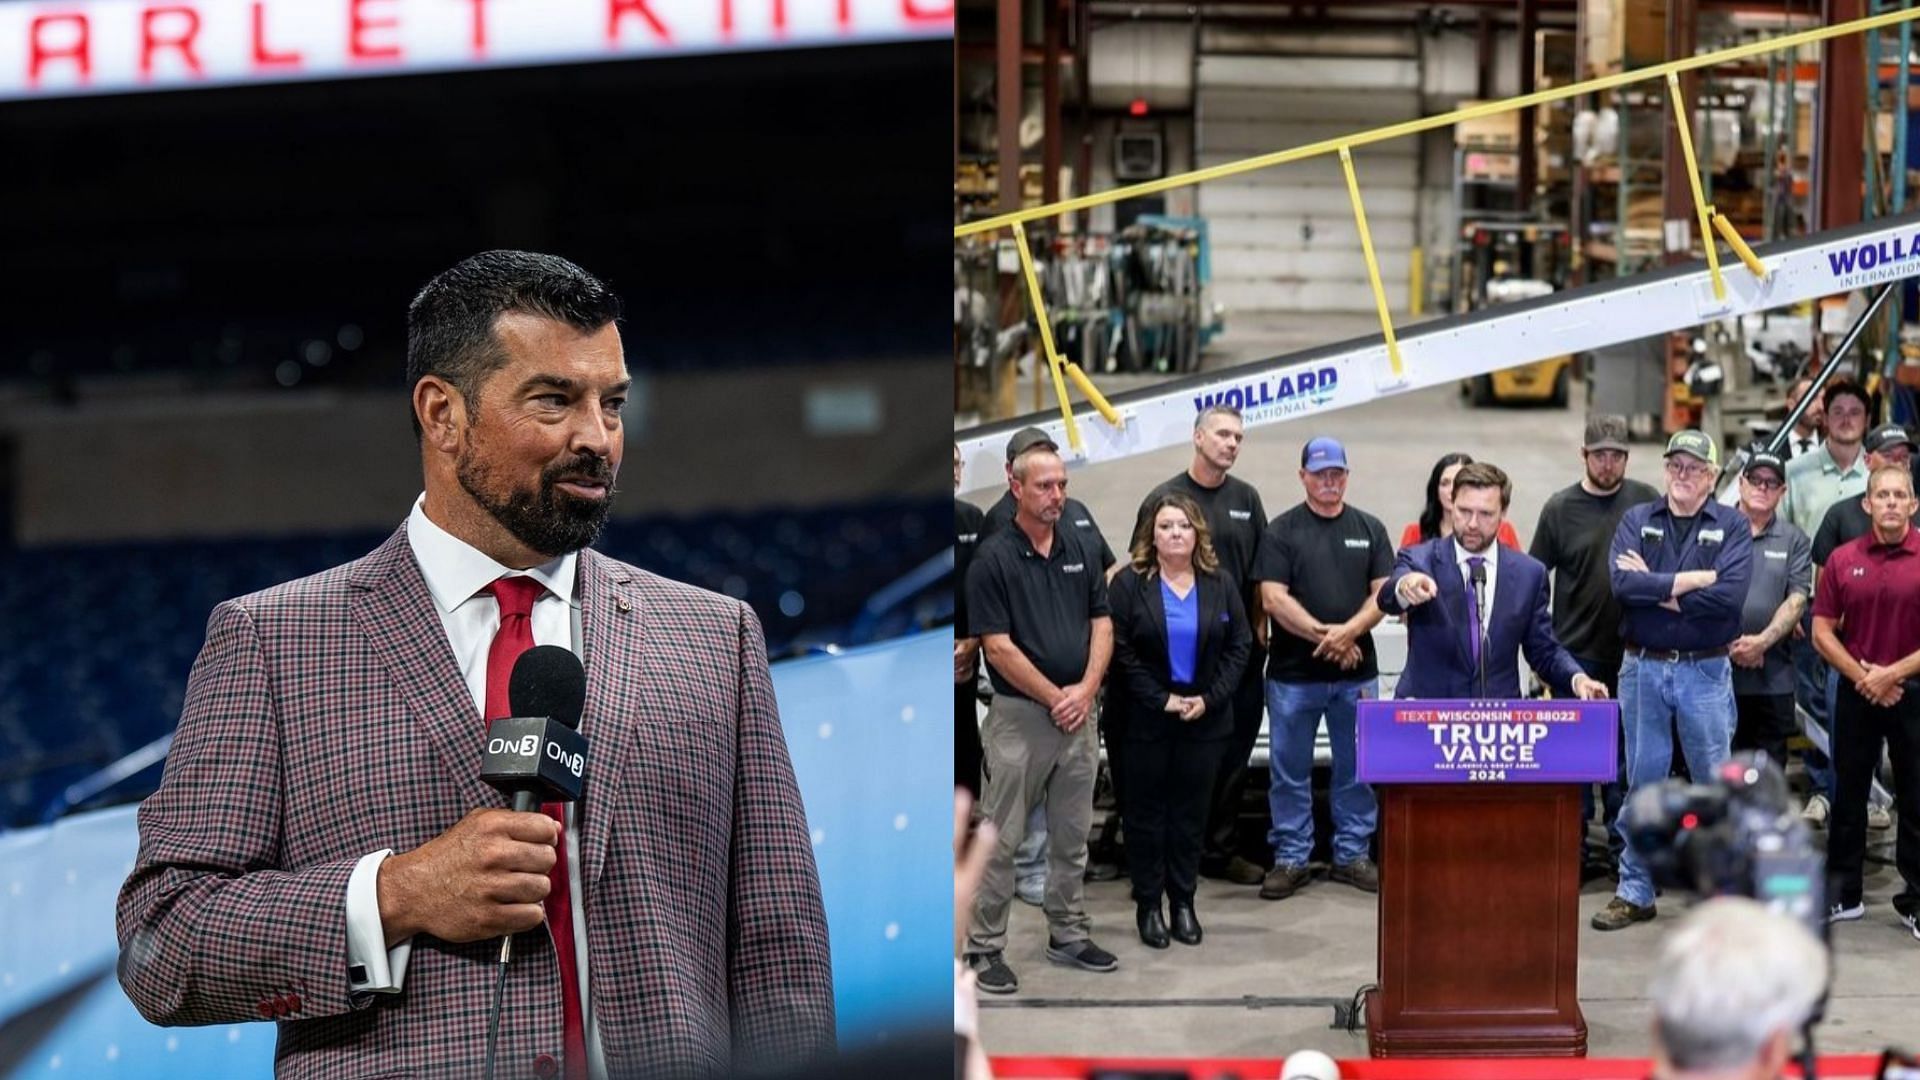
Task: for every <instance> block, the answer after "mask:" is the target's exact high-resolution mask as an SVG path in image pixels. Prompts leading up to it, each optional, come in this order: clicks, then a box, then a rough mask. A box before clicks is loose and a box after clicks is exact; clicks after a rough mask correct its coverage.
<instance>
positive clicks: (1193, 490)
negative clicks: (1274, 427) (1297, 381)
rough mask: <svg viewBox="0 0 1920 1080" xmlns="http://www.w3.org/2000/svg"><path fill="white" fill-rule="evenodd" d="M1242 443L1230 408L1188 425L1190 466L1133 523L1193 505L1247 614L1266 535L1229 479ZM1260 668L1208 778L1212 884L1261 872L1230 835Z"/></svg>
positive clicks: (1258, 634)
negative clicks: (1171, 496)
mask: <svg viewBox="0 0 1920 1080" xmlns="http://www.w3.org/2000/svg"><path fill="white" fill-rule="evenodd" d="M1245 437H1246V434H1245V428H1244V426H1243V425H1242V423H1241V419H1240V410H1239V409H1236V408H1234V407H1233V406H1231V405H1215V406H1212V407H1211V408H1208V409H1204V410H1202V411H1201V413H1200V415H1199V416H1196V417H1194V420H1193V462H1192V464H1189V465H1188V466H1187V467H1186V469H1185V470H1183V471H1181V472H1179V473H1176V474H1175V475H1174V476H1173V477H1172V478H1171V479H1169V480H1167V481H1166V482H1165V483H1163V484H1161V485H1160V486H1158V487H1156V488H1154V489H1153V490H1152V491H1149V492H1148V493H1147V497H1146V499H1144V500H1143V501H1142V502H1141V503H1140V513H1139V515H1138V516H1137V517H1136V518H1135V521H1134V526H1133V529H1134V535H1135V536H1136V537H1137V536H1139V535H1140V533H1141V530H1142V529H1145V528H1151V527H1152V525H1151V523H1150V522H1149V521H1147V514H1148V512H1149V510H1150V508H1151V507H1152V506H1153V505H1154V503H1155V501H1156V500H1157V499H1159V498H1160V496H1161V495H1164V494H1166V493H1167V492H1170V491H1171V492H1179V493H1180V494H1183V495H1186V496H1189V497H1191V498H1192V499H1193V501H1194V502H1196V503H1198V504H1200V512H1201V513H1202V514H1204V515H1205V516H1206V519H1207V531H1208V532H1209V533H1211V534H1212V535H1213V551H1214V554H1215V555H1217V556H1219V558H1220V572H1221V573H1223V574H1225V575H1227V576H1228V577H1229V578H1232V579H1233V580H1234V581H1235V582H1236V583H1237V584H1238V587H1239V589H1240V594H1241V599H1242V600H1244V601H1245V602H1246V605H1247V610H1248V611H1250V612H1258V611H1259V610H1260V585H1259V582H1257V581H1255V580H1254V579H1253V569H1254V557H1255V555H1256V554H1257V553H1258V552H1259V550H1260V534H1261V533H1263V532H1265V531H1266V528H1267V510H1266V507H1265V506H1263V505H1261V502H1260V493H1259V492H1258V491H1255V490H1254V487H1253V485H1252V484H1249V483H1247V482H1246V481H1245V480H1241V479H1239V478H1238V477H1234V476H1228V475H1227V470H1229V469H1231V468H1233V466H1234V463H1235V462H1236V461H1238V460H1239V459H1240V443H1241V441H1242V440H1243V439H1244V438H1245ZM1253 638H1254V644H1255V646H1256V647H1258V648H1261V649H1265V648H1266V647H1267V620H1266V619H1265V618H1264V617H1260V618H1256V619H1254V625H1253ZM1265 667H1266V665H1265V664H1262V663H1258V662H1249V663H1248V664H1247V667H1246V671H1245V673H1244V674H1242V675H1241V677H1240V687H1239V689H1237V690H1235V691H1234V695H1233V732H1232V734H1231V735H1229V736H1228V740H1227V747H1226V751H1225V753H1224V754H1223V755H1222V757H1221V759H1220V771H1219V772H1218V773H1217V774H1216V775H1215V776H1214V779H1213V794H1212V795H1211V796H1210V801H1209V804H1208V810H1207V831H1206V834H1205V837H1204V839H1203V840H1202V843H1203V845H1204V848H1203V850H1202V851H1201V854H1200V872H1201V873H1202V874H1204V875H1206V876H1207V877H1211V878H1224V879H1226V880H1228V881H1231V882H1233V883H1234V884H1236V885H1258V884H1260V881H1261V879H1262V878H1263V877H1265V875H1266V871H1264V870H1262V869H1261V868H1260V867H1259V866H1256V865H1255V864H1253V863H1252V862H1249V861H1248V860H1247V859H1246V858H1244V857H1242V856H1241V855H1240V854H1239V850H1240V845H1239V838H1238V837H1237V836H1236V835H1235V831H1236V825H1237V824H1238V822H1239V819H1240V799H1241V794H1242V792H1243V790H1244V788H1245V787H1246V776H1247V759H1248V758H1249V757H1250V756H1252V754H1253V744H1254V742H1255V741H1256V740H1258V739H1259V737H1260V721H1261V720H1262V719H1263V718H1264V715H1265V710H1266V701H1265V696H1266V695H1265V690H1264V683H1265V681H1266V680H1265V679H1264V678H1263V674H1264V672H1263V669H1264V668H1265Z"/></svg>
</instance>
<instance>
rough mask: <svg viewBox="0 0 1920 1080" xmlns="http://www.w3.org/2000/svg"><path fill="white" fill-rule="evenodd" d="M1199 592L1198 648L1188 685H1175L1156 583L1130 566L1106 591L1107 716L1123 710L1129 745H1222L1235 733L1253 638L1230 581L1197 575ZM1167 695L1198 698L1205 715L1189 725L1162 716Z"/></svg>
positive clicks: (1163, 605)
mask: <svg viewBox="0 0 1920 1080" xmlns="http://www.w3.org/2000/svg"><path fill="white" fill-rule="evenodd" d="M1193 587H1194V588H1195V589H1197V590H1199V593H1200V604H1199V615H1200V642H1199V644H1200V648H1199V656H1198V658H1197V662H1196V663H1195V664H1194V669H1193V674H1194V681H1193V683H1191V684H1182V683H1175V682H1173V672H1172V663H1171V662H1170V661H1169V660H1168V659H1167V648H1168V646H1167V605H1166V601H1165V600H1164V599H1163V598H1162V597H1161V595H1160V576H1159V575H1158V574H1154V575H1153V576H1152V577H1144V576H1142V575H1141V574H1140V573H1138V572H1137V571H1135V570H1134V569H1133V567H1131V566H1129V567H1127V568H1126V569H1124V570H1121V571H1120V572H1119V573H1118V574H1116V575H1114V578H1113V582H1112V583H1111V584H1110V585H1108V586H1107V603H1108V604H1109V605H1110V606H1111V607H1112V609H1113V685H1112V686H1111V687H1109V689H1108V694H1107V708H1108V709H1109V710H1112V709H1113V708H1114V706H1115V705H1116V704H1117V705H1119V706H1120V707H1121V708H1122V709H1123V710H1124V714H1125V716H1124V720H1123V724H1124V727H1123V730H1124V731H1125V732H1126V737H1127V738H1129V739H1144V740H1154V739H1168V738H1186V739H1219V738H1225V737H1226V736H1227V735H1228V733H1230V732H1231V731H1232V730H1233V717H1232V704H1233V691H1234V688H1235V687H1237V686H1239V685H1240V673H1241V672H1242V671H1243V670H1245V668H1246V666H1247V657H1248V655H1249V654H1250V653H1251V652H1252V651H1253V632H1252V631H1251V630H1250V629H1249V628H1248V625H1247V609H1246V605H1245V604H1243V603H1241V601H1240V596H1239V593H1238V592H1236V591H1235V590H1234V589H1233V588H1231V587H1230V586H1229V585H1228V583H1227V579H1226V578H1224V577H1222V576H1220V575H1219V574H1217V573H1215V574H1203V573H1199V572H1197V571H1196V572H1195V573H1194V575H1193ZM1169 694H1181V695H1192V694H1198V695H1199V696H1200V697H1202V698H1204V699H1206V702H1207V711H1206V714H1205V715H1203V716H1201V717H1200V719H1198V720H1195V721H1193V722H1192V723H1187V722H1186V721H1184V720H1181V719H1180V718H1179V717H1177V716H1175V715H1173V714H1172V713H1170V712H1167V711H1166V704H1167V696H1168V695H1169Z"/></svg>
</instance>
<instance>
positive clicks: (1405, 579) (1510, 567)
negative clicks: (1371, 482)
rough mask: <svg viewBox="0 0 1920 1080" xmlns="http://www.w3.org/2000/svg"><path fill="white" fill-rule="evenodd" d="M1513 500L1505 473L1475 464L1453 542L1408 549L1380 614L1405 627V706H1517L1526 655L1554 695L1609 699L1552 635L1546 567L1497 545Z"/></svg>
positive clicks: (1461, 485)
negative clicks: (1502, 702) (1462, 701)
mask: <svg viewBox="0 0 1920 1080" xmlns="http://www.w3.org/2000/svg"><path fill="white" fill-rule="evenodd" d="M1512 497H1513V485H1512V483H1511V482H1509V481H1508V479H1507V474H1506V473H1505V472H1503V471H1501V470H1500V469H1499V468H1497V467H1496V466H1493V465H1488V464H1486V463H1484V462H1476V463H1474V464H1472V465H1468V466H1465V467H1464V468H1462V469H1461V470H1460V472H1459V474H1458V475H1456V476H1455V477H1454V478H1453V535H1452V536H1451V537H1444V536H1443V537H1440V538H1438V539H1434V540H1428V541H1426V542H1425V543H1421V544H1414V545H1413V546H1411V547H1408V548H1405V549H1403V550H1402V551H1401V552H1400V554H1399V557H1398V558H1397V559H1396V560H1395V561H1394V566H1393V574H1392V575H1391V576H1389V577H1388V578H1387V583H1386V584H1385V585H1383V586H1381V587H1380V596H1379V599H1378V603H1379V605H1380V610H1382V611H1384V612H1386V613H1387V614H1389V615H1399V616H1401V617H1402V618H1403V619H1404V620H1405V622H1406V624H1407V666H1406V670H1404V671H1403V672H1401V674H1400V683H1399V687H1398V688H1397V689H1396V690H1395V692H1394V696H1395V697H1400V698H1455V699H1458V698H1472V699H1481V700H1489V699H1491V700H1498V699H1510V698H1518V697H1520V696H1521V689H1520V664H1519V656H1520V655H1521V654H1525V655H1526V658H1527V664H1528V665H1529V666H1531V667H1532V668H1533V670H1534V672H1535V673H1536V674H1538V675H1539V676H1540V678H1541V679H1542V680H1543V681H1544V682H1545V683H1546V684H1547V685H1548V686H1550V687H1552V688H1553V692H1554V693H1555V694H1559V695H1562V696H1567V697H1580V698H1590V699H1591V698H1604V697H1606V696H1607V688H1606V686H1605V685H1603V684H1602V683H1600V682H1599V681H1598V680H1596V679H1592V678H1589V677H1588V676H1587V674H1586V672H1584V671H1582V670H1580V665H1579V664H1578V663H1576V662H1575V661H1574V659H1573V656H1572V655H1571V654H1569V653H1568V652H1567V650H1566V649H1565V648H1564V647H1562V646H1561V644H1560V642H1559V641H1558V640H1557V639H1556V638H1555V637H1554V636H1553V614H1552V611H1551V609H1550V608H1549V605H1548V599H1549V598H1548V593H1547V568H1546V567H1545V566H1542V565H1541V564H1540V562H1539V561H1538V560H1536V559H1534V558H1533V557H1531V556H1529V555H1526V554H1523V553H1521V552H1519V551H1515V550H1513V549H1512V548H1508V547H1505V546H1503V545H1500V544H1496V543H1495V542H1494V538H1495V536H1496V535H1497V534H1498V533H1499V531H1500V523H1501V521H1502V520H1503V519H1505V517H1506V514H1507V504H1508V502H1509V501H1510V500H1511V499H1512Z"/></svg>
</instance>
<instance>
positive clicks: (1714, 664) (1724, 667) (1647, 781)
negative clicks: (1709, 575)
mask: <svg viewBox="0 0 1920 1080" xmlns="http://www.w3.org/2000/svg"><path fill="white" fill-rule="evenodd" d="M1676 715H1677V716H1678V718H1679V727H1680V749H1681V751H1682V752H1683V753H1685V754H1686V756H1687V770H1688V771H1689V772H1691V773H1692V774H1693V776H1694V779H1695V780H1696V781H1698V782H1704V781H1706V780H1707V779H1708V778H1709V777H1711V776H1712V775H1713V769H1714V767H1715V766H1717V765H1719V764H1720V763H1721V762H1723V761H1725V760H1727V758H1729V757H1731V756H1732V749H1731V747H1732V743H1733V724H1734V707H1733V663H1732V661H1730V660H1728V659H1727V658H1726V657H1724V656H1722V657H1718V658H1716V659H1712V660H1680V661H1666V660H1643V659H1640V658H1639V657H1636V656H1633V655H1631V654H1629V655H1628V656H1627V658H1626V660H1624V661H1623V662H1622V663H1621V665H1620V727H1621V730H1622V732H1623V733H1624V734H1625V736H1626V743H1627V800H1628V802H1629V803H1631V802H1632V799H1633V794H1634V792H1636V791H1639V790H1640V789H1641V788H1642V787H1645V786H1648V785H1652V784H1659V783H1661V782H1662V781H1664V780H1666V778H1667V774H1668V772H1669V771H1670V770H1671V768H1672V766H1673V734H1672V725H1673V722H1674V718H1675V716H1676ZM1625 818H1626V811H1625V810H1624V809H1623V810H1622V811H1621V813H1620V817H1619V818H1617V819H1616V822H1617V827H1618V828H1619V829H1620V831H1621V833H1622V835H1624V834H1625V832H1626V822H1625ZM1616 892H1617V893H1618V895H1619V896H1620V898H1621V899H1622V900H1625V901H1627V902H1628V903H1631V904H1637V905H1639V906H1641V907H1645V906H1647V905H1648V904H1651V903H1653V878H1652V876H1651V875H1650V874H1649V872H1648V870H1647V865H1646V863H1644V862H1642V861H1641V860H1640V857H1639V855H1637V854H1636V853H1635V852H1634V850H1633V845H1632V844H1628V845H1627V849H1626V850H1625V851H1624V852H1622V853H1621V854H1620V887H1619V889H1618V890H1616Z"/></svg>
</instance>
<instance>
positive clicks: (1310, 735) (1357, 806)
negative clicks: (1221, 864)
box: [1267, 679, 1380, 866]
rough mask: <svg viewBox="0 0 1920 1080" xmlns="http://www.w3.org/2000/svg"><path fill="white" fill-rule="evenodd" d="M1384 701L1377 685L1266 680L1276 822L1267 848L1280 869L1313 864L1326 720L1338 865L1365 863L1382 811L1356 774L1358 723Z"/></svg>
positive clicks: (1271, 804) (1270, 803)
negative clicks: (1316, 753) (1316, 750)
mask: <svg viewBox="0 0 1920 1080" xmlns="http://www.w3.org/2000/svg"><path fill="white" fill-rule="evenodd" d="M1379 696H1380V681H1379V680H1378V679H1351V680H1347V681H1344V682H1330V683H1287V682H1276V681H1274V680H1272V679H1269V680H1267V719H1268V727H1269V735H1270V738H1269V741H1268V746H1269V753H1268V758H1269V763H1270V767H1271V772H1272V774H1273V782H1272V784H1271V785H1270V786H1269V787H1268V788H1267V808H1268V809H1269V810H1270V811H1272V814H1273V829H1272V830H1271V831H1270V832H1268V833H1267V843H1269V844H1271V845H1272V846H1273V861H1274V864H1275V865H1277V866H1305V865H1307V860H1308V859H1310V858H1312V856H1313V739H1314V736H1315V735H1316V734H1318V733H1319V729H1320V718H1321V717H1323V716H1324V717H1326V721H1327V738H1328V739H1329V741H1331V743H1332V744H1333V790H1332V792H1331V800H1332V803H1333V861H1334V862H1335V863H1336V864H1344V863H1350V862H1354V861H1356V860H1359V859H1364V858H1366V857H1367V843H1368V841H1370V840H1372V839H1373V826H1374V820H1375V818H1376V816H1377V811H1376V809H1375V807H1374V802H1373V789H1372V788H1370V787H1368V786H1367V785H1365V784H1363V783H1361V782H1360V778H1359V775H1358V770H1357V769H1356V761H1355V758H1356V757H1357V756H1358V755H1357V746H1356V744H1355V742H1354V734H1353V723H1354V715H1355V713H1356V711H1357V710H1358V707H1359V704H1360V701H1361V699H1363V698H1365V699H1372V698H1376V697H1379Z"/></svg>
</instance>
